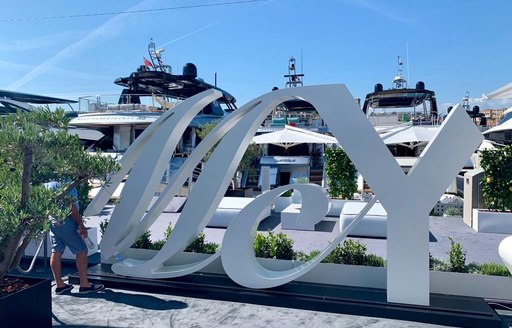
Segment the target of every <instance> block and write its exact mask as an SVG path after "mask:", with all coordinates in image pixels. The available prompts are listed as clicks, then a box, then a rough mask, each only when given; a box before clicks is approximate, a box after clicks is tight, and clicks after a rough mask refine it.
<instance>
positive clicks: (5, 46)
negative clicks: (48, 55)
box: [0, 31, 79, 52]
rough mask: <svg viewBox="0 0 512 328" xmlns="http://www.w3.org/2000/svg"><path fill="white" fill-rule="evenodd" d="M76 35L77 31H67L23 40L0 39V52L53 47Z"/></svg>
mask: <svg viewBox="0 0 512 328" xmlns="http://www.w3.org/2000/svg"><path fill="white" fill-rule="evenodd" d="M77 35H79V33H78V32H76V31H75V32H70V31H68V32H63V33H56V34H52V35H45V36H41V37H37V38H31V39H25V40H14V41H11V42H8V41H7V42H6V41H0V52H16V51H27V50H34V49H40V48H48V47H53V46H56V45H58V44H60V43H63V42H65V40H67V39H69V38H73V37H76V36H77Z"/></svg>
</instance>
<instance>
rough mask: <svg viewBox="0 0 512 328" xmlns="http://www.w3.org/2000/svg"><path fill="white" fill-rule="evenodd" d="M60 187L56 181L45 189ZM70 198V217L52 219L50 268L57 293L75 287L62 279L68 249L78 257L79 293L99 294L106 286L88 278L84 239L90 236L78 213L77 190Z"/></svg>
mask: <svg viewBox="0 0 512 328" xmlns="http://www.w3.org/2000/svg"><path fill="white" fill-rule="evenodd" d="M59 186H60V183H58V182H56V181H52V182H48V183H45V187H46V188H48V189H52V190H56V189H57V188H59ZM69 196H70V197H71V212H70V215H69V216H68V217H67V218H65V219H64V220H62V221H58V220H56V219H55V218H51V220H52V222H51V227H50V231H51V232H52V233H51V237H52V255H51V257H50V267H51V269H52V273H53V277H54V279H55V282H56V288H55V293H56V294H58V295H60V294H63V293H65V292H69V291H70V290H71V289H73V286H72V285H68V284H66V283H64V280H62V277H61V268H62V264H61V259H62V254H63V253H64V250H65V249H66V247H68V248H69V250H70V251H71V253H73V254H75V255H76V268H77V270H78V276H79V279H80V288H79V290H78V292H79V293H81V294H86V293H93V292H97V291H100V290H103V289H104V288H105V286H103V285H102V284H92V283H90V282H89V279H88V278H87V246H86V244H85V242H84V238H87V237H88V234H87V228H86V227H85V226H84V222H83V220H82V217H81V216H80V214H79V211H78V210H79V204H78V193H77V191H76V189H72V190H71V191H70V193H69Z"/></svg>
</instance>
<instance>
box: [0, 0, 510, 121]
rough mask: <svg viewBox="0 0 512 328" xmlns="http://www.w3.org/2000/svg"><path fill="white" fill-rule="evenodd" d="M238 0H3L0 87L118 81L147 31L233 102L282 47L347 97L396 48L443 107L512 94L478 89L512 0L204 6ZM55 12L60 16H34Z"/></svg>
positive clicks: (73, 90)
mask: <svg viewBox="0 0 512 328" xmlns="http://www.w3.org/2000/svg"><path fill="white" fill-rule="evenodd" d="M235 1H236V0H174V1H165V0H143V1H140V0H123V1H104V0H88V1H69V0H59V1H52V0H47V1H36V0H32V1H28V0H19V1H16V2H14V1H9V2H6V3H4V4H3V5H2V11H1V12H0V70H1V72H2V74H0V89H8V90H16V91H20V92H28V93H39V94H44V95H49V96H60V97H67V98H70V99H77V98H78V97H79V96H83V95H96V94H102V93H118V92H120V90H121V87H118V86H116V85H115V84H114V83H113V81H114V79H116V78H117V77H121V76H127V75H129V73H131V72H132V71H134V70H135V69H136V67H137V66H138V65H141V64H142V58H143V56H146V57H148V55H147V44H148V40H149V38H150V37H151V38H153V39H154V40H155V43H156V45H157V47H160V46H162V45H163V47H164V48H165V52H164V53H163V55H164V60H165V61H166V62H167V63H168V64H170V65H171V66H172V67H173V70H174V71H175V72H176V71H181V68H182V66H183V64H185V63H186V62H193V63H195V64H196V66H197V68H198V75H199V77H201V78H203V79H204V80H206V81H207V82H210V83H213V81H214V75H215V73H217V75H218V85H219V86H220V87H222V88H224V89H226V90H227V91H229V92H230V93H231V94H233V95H234V96H235V97H236V98H237V105H238V107H240V106H242V105H243V104H245V103H246V102H247V101H249V100H251V99H252V98H254V97H256V96H259V95H261V94H263V93H265V92H268V91H270V90H271V89H272V87H273V86H278V87H280V88H282V87H284V83H285V79H284V77H283V75H284V74H286V73H287V64H288V58H289V57H290V56H294V57H295V58H296V59H297V62H298V67H299V68H300V67H302V70H303V73H304V74H305V78H304V83H305V85H313V84H327V83H344V84H346V85H347V87H348V88H349V90H350V91H351V93H352V94H353V96H354V97H360V98H364V97H365V95H366V94H367V93H369V92H371V91H372V90H373V86H374V85H375V83H377V82H380V83H382V84H383V85H384V87H385V88H389V87H391V81H392V79H393V77H394V75H396V70H397V56H401V57H402V58H403V61H404V65H405V67H406V68H407V67H408V68H409V70H408V71H407V69H406V72H405V76H406V77H409V83H410V85H413V84H415V83H416V81H418V80H422V81H424V82H425V84H426V87H427V88H428V89H431V90H434V91H435V92H436V95H437V98H438V103H439V107H440V109H441V111H445V110H446V107H447V106H448V105H451V104H454V103H457V102H460V101H461V99H462V97H463V96H464V94H465V93H466V92H470V96H471V98H474V99H472V105H476V104H478V105H480V106H481V108H501V107H509V106H512V101H511V100H495V101H487V102H483V103H482V100H481V99H479V98H480V96H481V95H482V94H483V93H489V92H491V91H494V90H495V89H498V88H499V87H501V86H503V85H505V84H506V83H509V82H511V81H512V65H511V64H510V63H511V53H512V33H511V29H510V12H511V11H512V2H511V1H508V0H495V1H486V0H464V1H463V0H459V1H455V0H453V1H441V0H430V1H410V0H389V1H383V0H318V1H313V0H269V1H258V2H250V3H238V4H230V5H223V6H206V7H204V6H203V7H201V5H204V4H209V5H212V4H218V3H224V2H227V3H229V2H235ZM240 2H242V1H240ZM196 5H197V7H195V8H182V9H173V10H160V11H147V12H140V13H133V14H111V15H92V16H85V17H67V16H74V15H83V14H95V13H118V12H125V11H140V10H147V9H160V8H169V7H173V8H176V7H184V6H188V7H190V6H196ZM55 16H65V17H67V18H53V19H41V18H46V17H55ZM407 49H408V51H407ZM407 52H408V56H407ZM301 54H302V56H301ZM301 58H302V60H301ZM407 58H408V60H407Z"/></svg>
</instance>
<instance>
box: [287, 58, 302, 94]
mask: <svg viewBox="0 0 512 328" xmlns="http://www.w3.org/2000/svg"><path fill="white" fill-rule="evenodd" d="M303 76H304V74H297V71H296V67H295V57H293V56H292V57H290V59H289V60H288V74H287V75H285V76H284V77H287V78H288V81H287V82H286V84H285V86H286V87H287V88H289V87H296V86H298V85H300V86H302V80H301V77H303Z"/></svg>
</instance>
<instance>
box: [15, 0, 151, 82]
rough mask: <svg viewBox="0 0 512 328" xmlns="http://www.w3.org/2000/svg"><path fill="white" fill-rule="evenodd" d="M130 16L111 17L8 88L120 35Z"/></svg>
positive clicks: (135, 7)
mask: <svg viewBox="0 0 512 328" xmlns="http://www.w3.org/2000/svg"><path fill="white" fill-rule="evenodd" d="M150 1H151V0H146V1H143V2H141V3H139V4H137V5H135V6H133V7H131V8H130V9H128V11H130V10H137V9H140V8H143V7H144V5H145V4H146V3H148V2H150ZM130 17H131V16H129V15H125V14H119V15H117V16H115V17H113V18H111V19H109V20H108V21H107V22H105V23H104V24H103V25H101V26H99V27H98V28H96V29H95V30H94V31H92V32H91V33H89V34H88V35H86V36H85V37H84V38H82V39H81V40H79V41H77V42H75V43H73V44H71V45H69V46H67V47H66V48H64V49H62V50H61V51H59V52H58V53H57V54H56V55H55V56H53V57H51V58H49V59H47V60H46V61H44V62H43V63H41V64H39V65H38V66H37V67H35V68H34V69H32V70H31V71H29V72H28V73H27V74H25V75H24V76H23V77H22V78H21V79H19V80H18V81H16V82H14V83H12V84H11V85H9V86H8V88H9V89H12V90H17V89H18V88H20V87H21V86H23V85H25V84H26V83H28V82H30V81H32V80H33V79H35V78H36V77H38V76H39V75H41V74H43V73H45V72H47V71H48V70H50V69H53V68H54V67H56V66H57V65H58V64H59V63H62V62H63V61H64V60H65V59H67V58H70V57H73V56H76V55H77V54H79V53H80V52H82V51H83V50H85V49H86V48H88V47H89V46H90V45H91V44H94V45H98V44H99V43H100V42H101V41H105V40H107V39H110V38H112V37H114V36H116V35H118V34H119V33H120V32H121V29H122V23H123V22H124V21H126V20H128V19H130Z"/></svg>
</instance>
